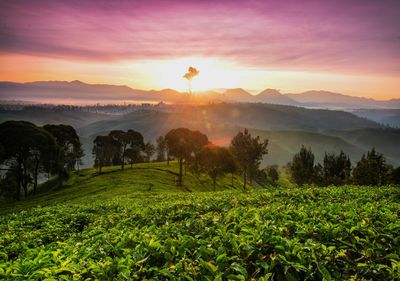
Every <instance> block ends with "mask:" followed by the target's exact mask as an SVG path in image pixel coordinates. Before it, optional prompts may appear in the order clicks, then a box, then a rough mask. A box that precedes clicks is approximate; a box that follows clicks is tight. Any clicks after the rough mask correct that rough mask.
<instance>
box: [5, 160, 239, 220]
mask: <svg viewBox="0 0 400 281" xmlns="http://www.w3.org/2000/svg"><path fill="white" fill-rule="evenodd" d="M177 175H178V165H177V163H176V162H174V161H171V163H170V165H167V163H144V164H136V165H134V166H133V168H131V167H130V166H129V165H127V166H126V169H125V170H124V171H121V167H120V166H114V167H106V168H104V171H103V174H101V175H98V174H97V172H96V170H95V169H92V168H90V169H84V170H81V171H80V172H76V173H73V174H72V175H71V177H70V179H69V180H68V181H67V182H65V183H64V185H63V188H62V189H55V188H54V182H52V181H49V182H46V183H44V184H42V186H41V188H40V190H39V194H38V195H36V196H34V197H32V198H29V199H28V200H25V201H23V202H22V203H20V204H17V205H13V204H11V205H7V204H2V205H1V206H0V213H2V212H3V213H4V212H9V211H11V210H12V211H16V210H20V209H25V208H27V207H34V206H37V205H39V206H46V205H53V204H61V203H66V202H68V203H77V202H82V200H83V201H85V200H97V199H102V200H107V199H112V198H118V197H120V196H123V195H127V193H128V194H131V195H133V196H135V195H138V196H147V195H146V194H148V195H151V196H152V195H155V194H159V193H165V192H168V193H175V192H178V193H179V192H202V191H213V187H212V181H211V180H210V179H209V178H208V177H207V176H206V175H195V174H192V173H190V172H187V173H186V175H185V176H184V185H183V186H182V187H177V186H176V184H175V180H176V177H177ZM242 185H243V181H242V179H241V178H240V177H237V176H234V179H233V186H232V177H231V176H230V175H227V176H224V177H220V178H218V180H217V184H216V190H217V191H218V190H228V189H236V190H241V189H242Z"/></svg>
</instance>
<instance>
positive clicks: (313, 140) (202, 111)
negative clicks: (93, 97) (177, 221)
mask: <svg viewBox="0 0 400 281" xmlns="http://www.w3.org/2000/svg"><path fill="white" fill-rule="evenodd" d="M96 110H97V109H96ZM99 110H100V109H99ZM121 110H122V111H121V113H120V114H103V113H92V112H90V113H88V112H81V111H72V112H71V111H68V110H67V109H65V110H62V111H59V110H56V111H52V110H49V109H46V108H40V107H35V109H34V112H32V111H31V109H29V108H28V109H24V110H20V111H0V122H3V121H6V120H26V121H31V122H34V123H36V124H38V125H43V124H47V123H56V124H58V123H64V124H70V125H73V126H74V127H75V128H76V129H77V131H78V133H79V135H80V137H81V141H82V143H83V145H84V149H85V154H86V155H85V158H84V164H85V165H84V166H85V167H91V166H92V164H93V157H92V154H91V151H92V145H93V139H94V138H95V137H96V136H97V135H102V134H103V135H104V134H108V133H109V132H110V131H111V130H115V129H121V130H128V129H134V130H137V131H139V132H141V133H142V134H143V135H144V137H145V139H146V141H147V140H151V141H153V142H154V141H155V139H156V138H157V137H158V136H160V135H164V134H166V133H167V132H168V131H169V130H171V129H173V128H178V127H187V128H191V129H195V130H200V131H202V132H204V133H206V134H207V135H208V136H209V138H210V140H211V141H213V142H215V143H216V144H219V145H229V141H230V139H231V138H232V137H233V136H234V135H235V134H236V133H237V132H238V131H239V130H243V129H244V128H248V129H250V131H251V132H252V133H254V134H259V135H262V136H265V137H267V138H269V139H270V144H269V146H270V149H269V151H270V152H269V154H268V155H267V156H266V158H265V162H264V163H265V164H279V165H284V164H286V163H287V162H288V161H289V160H291V158H292V156H293V155H294V153H296V152H297V151H299V149H300V147H301V145H306V146H310V147H311V148H312V149H313V150H314V152H315V154H316V159H317V160H321V159H322V158H323V156H324V153H325V151H327V152H339V151H340V150H343V151H345V152H346V153H348V154H349V155H350V156H351V158H352V160H353V161H357V160H358V159H359V158H360V157H361V155H362V153H365V152H366V151H367V150H369V149H371V148H372V146H375V147H376V149H377V150H378V151H381V152H384V153H385V155H386V156H387V157H388V160H389V162H390V163H392V164H394V165H398V164H399V163H400V155H398V153H397V150H398V149H397V145H396V143H398V138H394V137H393V136H392V135H390V134H386V133H378V134H375V135H374V136H373V139H375V140H376V141H374V142H370V143H361V142H360V141H355V140H356V137H355V136H356V135H357V134H358V132H357V130H361V129H362V130H364V131H365V132H370V134H373V133H374V130H376V129H379V128H383V125H379V124H378V123H375V122H373V121H370V120H367V119H365V118H360V117H357V116H355V115H353V114H351V113H349V112H343V111H333V110H316V109H305V108H301V107H293V106H284V105H273V104H252V103H240V104H235V103H218V104H209V105H198V106H190V105H166V106H163V107H150V108H147V107H144V108H143V107H138V108H133V109H130V111H127V112H128V113H125V111H124V110H125V109H121ZM335 131H337V132H346V134H339V133H334V132H335ZM395 131H396V130H395ZM352 132H354V137H352V134H353V133H352ZM364 142H365V141H364Z"/></svg>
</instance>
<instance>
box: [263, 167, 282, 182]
mask: <svg viewBox="0 0 400 281" xmlns="http://www.w3.org/2000/svg"><path fill="white" fill-rule="evenodd" d="M265 173H266V174H267V180H268V182H269V183H270V184H272V185H276V183H277V182H278V180H279V172H278V166H277V165H271V166H267V167H266V168H265Z"/></svg>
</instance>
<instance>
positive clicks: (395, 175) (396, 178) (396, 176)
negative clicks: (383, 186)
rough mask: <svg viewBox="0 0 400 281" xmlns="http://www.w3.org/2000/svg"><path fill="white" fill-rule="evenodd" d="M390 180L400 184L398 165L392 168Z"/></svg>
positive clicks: (399, 168)
mask: <svg viewBox="0 0 400 281" xmlns="http://www.w3.org/2000/svg"><path fill="white" fill-rule="evenodd" d="M390 182H391V183H394V184H400V166H399V167H397V168H396V169H393V170H392V172H391V174H390Z"/></svg>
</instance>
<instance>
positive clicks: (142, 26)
mask: <svg viewBox="0 0 400 281" xmlns="http://www.w3.org/2000/svg"><path fill="white" fill-rule="evenodd" d="M21 55H24V56H27V57H36V58H38V57H39V58H40V57H42V58H43V59H46V58H56V59H62V60H68V61H76V62H79V63H81V64H82V63H86V62H87V63H93V62H95V63H110V64H112V63H115V62H119V61H135V60H159V59H174V58H181V57H188V56H197V57H209V56H210V57H217V58H223V59H226V60H228V61H232V62H235V63H237V64H238V65H241V66H243V67H248V68H254V69H260V70H268V71H273V70H278V71H303V72H304V71H310V72H324V73H326V72H328V73H335V74H348V75H378V76H385V77H399V76H400V1H398V0H382V1H377V0H353V1H351V0H347V1H345V0H343V1H337V0H336V1H334V0H332V1H290V0H289V1H288V0H286V1H103V0H98V1H84V0H79V1H78V0H62V1H55V0H43V1H34V0H31V1H29V0H26V1H19V0H12V1H11V0H10V1H1V3H0V58H1V57H3V58H8V60H7V61H12V59H10V58H12V57H18V56H21ZM26 63H27V66H29V64H30V61H29V60H27V61H26ZM37 71H41V69H37ZM43 71H44V72H45V70H44V69H43ZM0 74H1V76H0V79H1V80H4V79H2V78H10V77H11V78H12V76H11V72H10V73H5V72H4V71H3V72H1V73H0ZM7 74H8V75H7ZM13 75H16V76H18V71H17V70H15V71H14V72H13ZM21 75H24V76H27V74H26V73H24V74H22V73H21ZM8 80H10V79H8ZM14 80H18V77H16V78H15V79H14ZM104 82H107V81H104ZM397 89H398V88H397ZM392 95H395V93H392Z"/></svg>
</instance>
